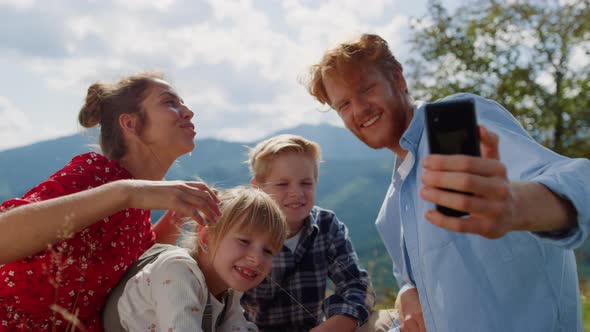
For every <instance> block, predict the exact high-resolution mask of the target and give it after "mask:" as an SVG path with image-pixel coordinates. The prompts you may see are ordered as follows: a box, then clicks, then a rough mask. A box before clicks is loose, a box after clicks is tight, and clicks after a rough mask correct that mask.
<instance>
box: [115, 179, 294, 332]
mask: <svg viewBox="0 0 590 332" xmlns="http://www.w3.org/2000/svg"><path fill="white" fill-rule="evenodd" d="M219 198H220V207H221V211H222V215H221V217H220V218H219V220H218V222H217V223H216V224H210V225H208V226H199V227H198V228H196V229H195V231H194V232H192V234H190V236H188V237H187V239H185V240H184V243H188V244H189V245H190V246H191V248H189V249H184V248H179V247H174V246H169V248H168V249H166V250H164V251H162V252H161V253H160V254H159V256H157V258H156V259H155V260H153V261H152V262H151V263H149V264H147V265H145V266H144V267H143V268H142V269H141V270H139V272H138V273H137V274H136V275H135V276H132V277H131V278H130V279H129V280H128V281H127V283H126V285H125V289H124V291H123V294H122V296H121V298H120V299H119V300H118V312H119V316H120V322H121V325H122V326H123V328H124V330H126V331H145V330H147V331H175V332H181V331H210V332H213V331H250V330H254V331H257V330H258V329H257V328H256V326H255V325H254V324H252V323H249V322H247V321H246V319H245V318H244V314H243V309H242V307H241V306H240V297H241V295H242V292H244V291H247V290H248V289H250V288H252V287H254V286H256V285H258V284H259V283H260V282H261V281H262V280H263V279H264V278H265V277H266V275H267V274H268V272H269V271H270V269H271V262H272V257H273V255H274V254H275V253H277V252H279V251H280V250H281V248H282V245H283V241H284V240H285V237H286V234H287V224H286V222H285V218H284V216H283V214H282V213H281V210H280V209H279V207H278V206H277V205H276V203H274V201H273V200H272V199H271V198H270V197H269V196H268V195H267V194H265V193H264V192H262V191H259V190H256V189H246V188H243V187H238V188H235V189H230V190H227V191H225V192H223V193H222V194H221V195H220V196H219ZM140 261H141V259H140ZM109 303H112V302H111V300H109ZM108 306H109V304H107V307H108ZM107 331H109V329H107Z"/></svg>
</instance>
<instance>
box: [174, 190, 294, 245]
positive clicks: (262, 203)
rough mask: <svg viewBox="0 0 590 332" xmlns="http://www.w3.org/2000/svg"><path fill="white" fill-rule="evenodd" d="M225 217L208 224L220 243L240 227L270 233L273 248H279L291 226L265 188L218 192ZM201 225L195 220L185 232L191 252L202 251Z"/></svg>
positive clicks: (222, 213) (185, 242) (185, 243)
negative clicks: (224, 237) (226, 235)
mask: <svg viewBox="0 0 590 332" xmlns="http://www.w3.org/2000/svg"><path fill="white" fill-rule="evenodd" d="M218 198H219V201H220V203H219V207H220V209H221V217H219V219H218V220H217V222H216V223H210V224H209V225H208V226H207V227H208V229H209V234H210V236H212V237H213V238H215V239H216V242H217V243H219V239H221V238H222V237H223V236H224V235H225V234H227V233H228V232H229V231H230V230H231V229H232V228H234V227H239V228H238V229H239V230H240V231H246V232H257V233H266V234H269V235H270V239H271V241H272V243H271V249H272V250H273V252H278V251H280V250H281V248H282V247H283V242H285V239H286V238H287V233H288V226H287V221H286V219H285V216H284V215H283V212H282V211H281V209H280V208H279V206H278V205H277V204H276V203H275V202H274V200H273V199H272V198H271V197H270V196H269V195H268V194H266V193H265V192H263V191H262V190H259V189H255V188H246V187H242V186H240V187H235V188H231V189H227V190H224V191H222V192H221V193H220V194H218ZM200 227H201V226H199V225H198V224H197V223H196V222H195V221H192V222H191V231H188V232H185V233H184V237H183V240H182V245H183V246H184V247H187V248H190V249H191V253H193V254H196V252H197V251H198V248H199V246H198V244H197V243H198V242H197V240H198V233H199V228H200Z"/></svg>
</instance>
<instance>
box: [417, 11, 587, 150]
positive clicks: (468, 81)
mask: <svg viewBox="0 0 590 332" xmlns="http://www.w3.org/2000/svg"><path fill="white" fill-rule="evenodd" d="M428 8H429V11H428V12H429V13H428V14H427V15H426V16H425V17H422V18H420V19H416V20H414V21H413V22H412V30H413V35H412V37H411V39H410V43H411V45H412V50H413V53H414V54H416V57H415V58H414V59H412V60H410V62H409V64H410V67H409V69H410V73H409V74H408V77H409V78H410V80H411V82H412V83H413V84H414V90H415V91H414V92H413V94H414V95H415V96H416V97H418V98H420V99H424V100H435V99H438V98H441V97H443V96H446V95H449V94H452V93H457V92H473V93H476V94H479V95H482V96H483V97H486V98H490V99H494V100H496V101H498V102H499V103H500V104H502V105H503V106H504V107H506V108H507V109H508V110H509V111H510V112H512V113H513V114H514V116H515V117H516V118H517V119H518V120H519V121H520V122H521V123H522V125H523V126H524V127H525V128H526V129H527V130H528V131H529V132H530V133H531V135H532V136H533V137H534V138H535V139H537V140H538V141H539V142H541V143H542V144H544V145H545V146H547V147H548V148H550V149H552V150H554V151H556V152H558V153H561V154H565V155H570V156H576V157H580V156H583V157H586V158H587V157H590V0H577V1H576V0H574V1H571V0H570V1H566V0H553V1H534V0H533V1H518V0H516V1H514V0H513V1H503V0H483V1H481V0H479V1H477V3H476V2H473V3H468V4H465V5H463V6H461V7H459V8H458V9H457V10H456V12H455V13H454V14H452V15H450V14H449V13H448V11H447V10H446V9H445V8H444V7H443V6H442V4H441V3H440V1H439V0H431V1H429V4H428Z"/></svg>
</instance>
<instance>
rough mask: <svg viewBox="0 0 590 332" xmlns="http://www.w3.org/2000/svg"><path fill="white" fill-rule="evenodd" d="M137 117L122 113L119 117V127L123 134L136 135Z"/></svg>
mask: <svg viewBox="0 0 590 332" xmlns="http://www.w3.org/2000/svg"><path fill="white" fill-rule="evenodd" d="M137 121H138V120H137V117H136V116H135V115H133V114H127V113H123V114H121V115H119V126H121V129H122V130H123V132H125V133H128V134H131V135H137Z"/></svg>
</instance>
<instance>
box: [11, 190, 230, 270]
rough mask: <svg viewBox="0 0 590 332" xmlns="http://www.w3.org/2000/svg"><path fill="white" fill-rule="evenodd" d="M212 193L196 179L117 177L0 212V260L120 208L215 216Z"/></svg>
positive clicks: (34, 248)
mask: <svg viewBox="0 0 590 332" xmlns="http://www.w3.org/2000/svg"><path fill="white" fill-rule="evenodd" d="M218 202H219V201H218V200H217V197H216V196H215V194H213V192H211V191H210V190H209V188H208V187H207V186H206V185H205V184H203V183H199V182H183V181H144V180H120V181H114V182H111V183H107V184H105V185H102V186H100V187H96V188H92V189H89V190H85V191H81V192H78V193H75V194H71V195H66V196H62V197H57V198H53V199H49V200H46V201H41V202H35V203H31V204H27V205H24V206H19V207H16V208H14V209H12V210H9V211H6V212H4V213H0V264H5V263H8V262H11V261H15V260H17V259H20V258H23V257H26V256H29V255H31V254H34V253H36V252H39V251H41V250H43V249H45V248H47V246H48V245H50V244H53V243H56V242H58V241H60V240H62V239H64V238H66V237H67V236H68V235H69V234H74V233H76V232H79V231H81V230H82V229H84V228H86V227H88V226H90V225H92V224H93V223H95V222H96V221H98V220H101V219H104V218H106V217H108V216H110V215H112V214H114V213H116V212H118V211H121V210H123V209H125V208H138V209H146V210H147V209H170V210H174V211H177V212H179V213H180V214H181V215H187V216H191V217H192V218H193V219H195V220H197V221H198V222H203V221H202V219H201V216H200V215H199V213H198V211H201V212H203V214H205V215H207V216H209V218H211V220H217V216H219V215H220V211H219V208H218V207H217V203H218Z"/></svg>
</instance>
